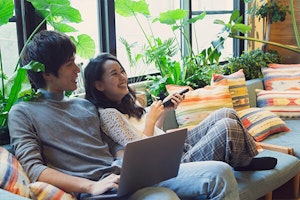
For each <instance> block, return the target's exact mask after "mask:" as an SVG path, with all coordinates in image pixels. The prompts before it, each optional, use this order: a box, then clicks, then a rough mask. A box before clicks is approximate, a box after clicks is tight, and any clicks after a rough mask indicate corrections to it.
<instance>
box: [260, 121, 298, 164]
mask: <svg viewBox="0 0 300 200" xmlns="http://www.w3.org/2000/svg"><path fill="white" fill-rule="evenodd" d="M284 121H285V123H286V125H287V126H288V127H289V128H290V129H291V131H289V132H286V133H278V134H273V135H271V136H269V137H268V138H266V139H265V140H264V141H263V142H264V143H268V144H275V145H280V146H285V147H292V148H293V149H294V153H295V156H296V157H297V158H299V159H300V142H299V141H300V128H299V120H284Z"/></svg>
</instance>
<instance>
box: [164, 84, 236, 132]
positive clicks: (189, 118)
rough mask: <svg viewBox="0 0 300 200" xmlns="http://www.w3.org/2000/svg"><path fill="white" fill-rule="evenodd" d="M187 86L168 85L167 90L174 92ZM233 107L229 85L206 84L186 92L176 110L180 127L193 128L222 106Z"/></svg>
mask: <svg viewBox="0 0 300 200" xmlns="http://www.w3.org/2000/svg"><path fill="white" fill-rule="evenodd" d="M185 87H186V86H174V85H167V86H166V88H167V91H168V92H169V93H173V91H174V89H175V88H176V89H175V90H178V89H179V90H181V89H182V88H185ZM224 107H226V108H233V105H232V99H231V95H230V93H229V89H228V86H205V87H204V88H199V89H196V90H190V91H189V92H187V93H185V99H184V100H183V101H182V102H181V103H180V104H179V106H178V107H177V109H176V110H175V114H176V120H177V123H178V125H179V127H180V128H182V127H186V128H193V127H194V126H196V125H198V124H199V123H200V122H201V121H202V120H204V119H205V118H206V117H207V116H208V115H209V114H210V113H212V112H213V111H215V110H217V109H220V108H224Z"/></svg>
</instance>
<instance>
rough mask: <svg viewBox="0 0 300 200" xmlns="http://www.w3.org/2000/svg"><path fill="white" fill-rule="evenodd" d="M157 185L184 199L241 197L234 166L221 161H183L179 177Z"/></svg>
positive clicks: (229, 198)
mask: <svg viewBox="0 0 300 200" xmlns="http://www.w3.org/2000/svg"><path fill="white" fill-rule="evenodd" d="M156 186H159V187H166V188H169V189H171V190H173V191H174V192H175V193H176V194H177V195H178V197H179V198H180V199H182V200H190V199H193V200H200V199H214V200H217V199H218V200H220V199H224V200H232V199H234V200H237V199H239V193H238V187H237V182H236V179H235V177H234V175H233V173H232V168H231V167H230V166H229V165H228V164H226V163H224V162H221V161H199V162H189V163H183V164H181V165H180V169H179V172H178V176H177V177H175V178H172V179H169V180H166V181H163V182H161V183H159V184H157V185H156Z"/></svg>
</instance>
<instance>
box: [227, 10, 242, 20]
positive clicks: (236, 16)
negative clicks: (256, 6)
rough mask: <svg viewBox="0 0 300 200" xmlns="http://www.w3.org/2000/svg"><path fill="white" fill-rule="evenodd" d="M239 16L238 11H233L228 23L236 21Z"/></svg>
mask: <svg viewBox="0 0 300 200" xmlns="http://www.w3.org/2000/svg"><path fill="white" fill-rule="evenodd" d="M239 16H240V11H239V10H234V11H233V12H232V14H231V16H230V20H229V23H231V22H233V21H235V20H236V19H238V18H239Z"/></svg>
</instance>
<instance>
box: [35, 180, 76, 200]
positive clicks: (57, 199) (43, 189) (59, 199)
mask: <svg viewBox="0 0 300 200" xmlns="http://www.w3.org/2000/svg"><path fill="white" fill-rule="evenodd" d="M29 188H30V191H31V192H30V196H31V198H32V199H47V200H75V196H73V195H71V194H69V193H66V192H64V191H63V190H61V189H59V188H57V187H55V186H53V185H51V184H48V183H44V182H35V183H31V184H30V185H29Z"/></svg>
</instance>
